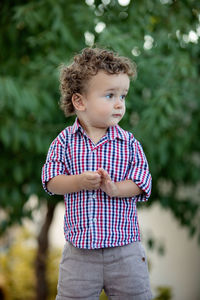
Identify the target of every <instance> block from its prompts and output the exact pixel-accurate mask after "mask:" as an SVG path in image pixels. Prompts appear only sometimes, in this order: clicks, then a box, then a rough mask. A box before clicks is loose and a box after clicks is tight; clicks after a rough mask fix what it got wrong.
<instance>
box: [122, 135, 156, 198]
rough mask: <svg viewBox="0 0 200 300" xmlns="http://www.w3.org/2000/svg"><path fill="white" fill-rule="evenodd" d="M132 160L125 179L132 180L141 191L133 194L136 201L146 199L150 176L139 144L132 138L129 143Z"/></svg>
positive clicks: (150, 182) (149, 187)
mask: <svg viewBox="0 0 200 300" xmlns="http://www.w3.org/2000/svg"><path fill="white" fill-rule="evenodd" d="M131 152H132V161H131V162H130V168H129V171H128V174H127V177H126V179H130V180H133V181H134V182H135V184H137V186H138V187H139V188H140V189H142V191H143V193H142V194H140V195H137V196H135V198H136V200H137V201H139V202H140V201H147V200H148V199H149V197H150V194H151V186H152V177H151V174H150V172H149V166H148V162H147V159H146V156H145V154H144V151H143V149H142V146H141V144H140V143H139V142H138V141H137V140H136V139H134V140H133V141H132V143H131Z"/></svg>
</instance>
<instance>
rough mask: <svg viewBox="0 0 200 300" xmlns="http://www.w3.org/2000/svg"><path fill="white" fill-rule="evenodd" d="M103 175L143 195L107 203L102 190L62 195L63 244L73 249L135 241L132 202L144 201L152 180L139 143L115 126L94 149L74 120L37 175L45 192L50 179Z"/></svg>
mask: <svg viewBox="0 0 200 300" xmlns="http://www.w3.org/2000/svg"><path fill="white" fill-rule="evenodd" d="M98 168H103V169H105V170H106V171H107V172H108V173H109V175H110V177H111V179H112V180H113V181H114V182H116V181H123V180H127V179H131V180H133V181H134V182H135V183H136V184H137V185H138V187H140V188H141V189H142V190H143V193H142V194H141V195H138V196H135V197H130V198H117V197H115V198H114V197H113V198H111V197H109V196H108V195H107V194H106V193H104V192H103V191H102V190H101V189H98V190H93V191H87V190H82V191H80V192H76V193H70V194H65V195H64V201H65V216H64V234H65V239H66V240H67V241H69V242H71V243H72V244H73V245H74V246H75V247H78V248H86V249H97V248H106V247H115V246H122V245H126V244H129V243H131V242H134V241H140V231H139V225H138V217H137V210H136V202H137V201H147V200H148V198H149V196H150V193H151V175H150V173H149V168H148V163H147V160H146V157H145V155H144V152H143V150H142V147H141V145H140V143H139V142H138V141H137V140H136V139H135V138H134V136H133V135H132V133H130V132H128V131H125V130H123V129H122V128H121V127H120V126H118V125H117V126H114V127H110V128H109V129H108V131H107V134H106V135H105V136H103V137H102V138H101V140H100V141H99V142H98V143H97V144H96V145H95V144H94V143H93V142H92V141H91V139H90V138H89V137H88V136H87V134H86V133H85V131H84V130H83V128H82V127H81V125H80V124H79V122H78V119H76V121H75V123H74V124H73V126H69V127H67V128H65V129H64V130H63V131H62V132H61V133H60V134H59V135H58V136H57V138H56V139H55V140H54V141H53V142H52V144H51V146H50V148H49V151H48V155H47V159H46V163H45V164H44V166H43V169H42V182H43V187H44V189H45V190H46V191H47V192H48V193H49V194H52V193H50V192H49V191H48V190H47V187H46V183H47V182H48V181H49V180H50V179H51V178H53V177H55V176H58V175H61V174H65V175H66V176H67V175H75V174H81V173H83V172H85V171H96V170H97V169H98Z"/></svg>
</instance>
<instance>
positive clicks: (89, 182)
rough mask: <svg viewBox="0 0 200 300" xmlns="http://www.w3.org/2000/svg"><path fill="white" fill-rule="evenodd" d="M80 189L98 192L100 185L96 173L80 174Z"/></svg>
mask: <svg viewBox="0 0 200 300" xmlns="http://www.w3.org/2000/svg"><path fill="white" fill-rule="evenodd" d="M81 176H82V180H81V188H82V189H83V190H88V191H92V190H98V189H99V188H100V185H101V175H100V174H99V173H98V172H93V171H86V172H83V173H82V174H81Z"/></svg>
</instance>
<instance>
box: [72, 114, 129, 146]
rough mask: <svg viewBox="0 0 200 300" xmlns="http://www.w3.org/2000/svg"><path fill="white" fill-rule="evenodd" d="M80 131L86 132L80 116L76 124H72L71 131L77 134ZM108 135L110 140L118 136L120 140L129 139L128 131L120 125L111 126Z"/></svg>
mask: <svg viewBox="0 0 200 300" xmlns="http://www.w3.org/2000/svg"><path fill="white" fill-rule="evenodd" d="M78 131H80V132H82V133H83V134H85V131H84V129H83V128H82V126H81V125H80V123H79V120H78V118H76V120H75V122H74V124H73V125H72V131H71V133H72V134H75V133H76V132H78ZM106 135H107V137H108V139H109V140H115V139H116V138H118V139H120V140H125V141H127V134H126V131H125V130H123V129H122V128H121V127H120V126H119V125H116V126H111V127H109V128H108V131H107V134H106Z"/></svg>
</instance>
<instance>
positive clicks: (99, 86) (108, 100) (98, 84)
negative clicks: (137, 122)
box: [82, 71, 130, 129]
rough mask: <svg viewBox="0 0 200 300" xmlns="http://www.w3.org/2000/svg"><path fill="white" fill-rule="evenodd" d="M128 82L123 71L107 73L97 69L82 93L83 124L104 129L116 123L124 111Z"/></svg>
mask: <svg viewBox="0 0 200 300" xmlns="http://www.w3.org/2000/svg"><path fill="white" fill-rule="evenodd" d="M129 84H130V80H129V77H128V75H127V74H124V73H120V74H113V75H109V74H107V73H105V72H103V71H99V72H98V73H97V75H95V76H93V77H92V78H91V79H90V80H89V82H88V83H87V85H86V88H87V90H86V92H85V93H83V94H82V96H83V101H84V105H85V111H84V118H83V122H84V121H85V125H87V124H88V125H89V126H92V127H95V128H104V129H105V128H106V129H107V128H108V127H109V126H115V125H117V124H118V123H119V121H120V120H121V119H122V118H123V116H124V113H125V97H126V95H127V93H128V89H129Z"/></svg>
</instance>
